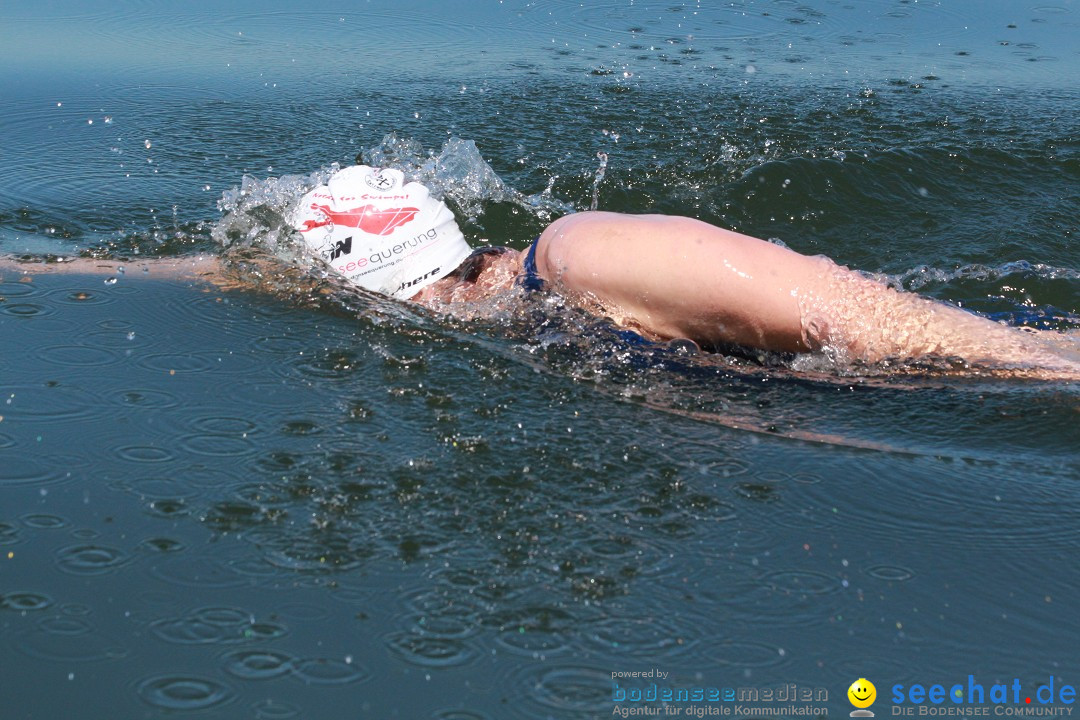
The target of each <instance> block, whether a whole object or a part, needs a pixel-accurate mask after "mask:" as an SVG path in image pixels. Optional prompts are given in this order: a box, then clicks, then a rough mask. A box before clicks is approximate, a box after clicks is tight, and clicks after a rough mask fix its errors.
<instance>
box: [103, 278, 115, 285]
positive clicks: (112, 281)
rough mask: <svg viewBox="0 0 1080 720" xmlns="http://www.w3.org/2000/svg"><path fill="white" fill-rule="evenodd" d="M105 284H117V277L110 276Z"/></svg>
mask: <svg viewBox="0 0 1080 720" xmlns="http://www.w3.org/2000/svg"><path fill="white" fill-rule="evenodd" d="M105 284H106V285H115V284H116V278H115V277H111V278H108V279H107V280H106V281H105Z"/></svg>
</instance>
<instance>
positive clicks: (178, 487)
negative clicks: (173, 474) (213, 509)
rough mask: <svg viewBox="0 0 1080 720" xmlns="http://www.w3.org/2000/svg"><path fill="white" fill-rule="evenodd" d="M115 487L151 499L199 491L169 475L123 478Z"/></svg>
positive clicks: (179, 495)
mask: <svg viewBox="0 0 1080 720" xmlns="http://www.w3.org/2000/svg"><path fill="white" fill-rule="evenodd" d="M114 486H115V487H117V488H119V489H123V490H127V491H128V492H132V493H134V494H136V495H138V496H139V497H140V498H146V499H151V500H157V499H165V498H190V497H193V496H195V495H197V494H198V493H197V492H196V491H195V490H193V489H191V488H189V487H187V485H186V484H184V483H180V482H177V481H176V480H173V479H172V478H169V477H146V478H136V479H135V480H122V481H118V482H116V483H115V484H114Z"/></svg>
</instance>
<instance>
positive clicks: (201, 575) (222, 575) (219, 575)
mask: <svg viewBox="0 0 1080 720" xmlns="http://www.w3.org/2000/svg"><path fill="white" fill-rule="evenodd" d="M150 572H151V573H152V574H153V575H154V576H155V577H157V578H158V579H160V580H164V581H165V582H168V583H172V584H174V585H180V586H183V587H191V588H213V589H221V588H228V587H237V586H239V585H244V584H247V582H248V580H247V579H246V578H245V577H243V576H241V575H238V574H236V573H235V572H233V571H232V570H231V569H230V568H229V567H228V565H226V564H225V563H224V562H222V561H219V560H217V559H216V558H209V557H188V556H180V555H178V556H176V557H173V558H170V559H168V560H164V561H162V562H158V563H155V564H154V566H153V567H152V568H151V570H150Z"/></svg>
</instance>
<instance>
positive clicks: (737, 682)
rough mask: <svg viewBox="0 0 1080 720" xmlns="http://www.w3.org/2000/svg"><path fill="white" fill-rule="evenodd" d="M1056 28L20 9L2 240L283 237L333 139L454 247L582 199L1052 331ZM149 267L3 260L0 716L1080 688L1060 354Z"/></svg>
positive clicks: (1070, 146) (1065, 33) (1071, 193)
mask: <svg viewBox="0 0 1080 720" xmlns="http://www.w3.org/2000/svg"><path fill="white" fill-rule="evenodd" d="M1078 25H1080V7H1077V5H1076V4H1075V2H1072V0H1048V1H1047V2H1045V3H1044V2H1019V3H1004V2H999V3H976V2H959V3H927V2H915V1H914V0H912V2H880V3H879V2H848V3H839V2H825V1H824V0H817V1H815V2H809V3H796V2H745V3H725V4H722V5H718V4H709V3H677V2H667V3H658V4H653V3H643V2H641V1H640V0H634V2H631V1H630V0H618V1H615V0H611V1H608V2H597V3H590V2H586V3H569V2H565V1H563V0H553V1H552V2H547V3H523V2H517V1H515V2H510V1H509V0H508V1H507V2H494V1H493V2H465V1H464V0H459V1H458V2H448V3H442V4H436V3H433V2H419V1H418V2H406V3H388V2H368V3H355V4H352V5H308V6H305V7H298V6H295V5H290V4H286V3H273V2H271V3H265V2H264V3H260V4H258V5H255V4H233V5H231V6H230V7H228V8H224V9H218V8H214V7H212V6H211V4H209V3H192V4H188V5H184V6H182V7H181V6H173V5H168V4H165V3H158V2H128V3H112V4H108V5H106V4H104V3H101V4H98V3H91V4H86V3H80V4H74V3H71V4H66V3H55V4H31V3H22V2H16V3H13V4H7V5H5V6H4V7H3V8H0V60H2V62H0V98H2V99H3V103H2V105H0V252H2V253H4V254H9V255H10V254H14V255H23V254H28V255H46V254H79V253H92V254H97V255H111V256H115V257H134V256H135V255H138V256H151V257H154V256H174V255H183V254H186V253H192V252H199V251H210V252H222V250H221V243H222V242H223V241H225V242H227V243H229V244H230V246H231V249H230V250H229V252H235V251H236V246H247V245H254V246H256V247H259V248H262V249H265V250H269V251H272V252H276V253H277V254H279V255H282V256H285V257H288V256H289V255H290V244H289V239H288V237H287V236H286V235H285V234H283V233H281V232H280V228H281V221H280V217H281V214H282V212H284V210H285V209H286V208H287V207H288V204H289V202H290V201H292V200H295V199H296V198H298V197H299V195H300V194H301V190H302V188H304V187H306V186H307V185H309V184H310V183H311V182H312V181H313V179H314V178H315V177H318V176H320V174H325V173H326V172H327V171H328V169H329V168H330V167H331V164H332V163H340V164H347V163H351V162H353V160H354V158H355V157H356V156H357V155H361V156H363V157H365V158H367V159H368V160H369V161H380V162H388V163H394V164H397V165H399V166H401V167H404V168H406V169H407V170H409V171H410V172H411V173H413V174H415V175H416V176H418V177H422V178H424V179H427V180H429V181H431V182H434V183H435V184H436V185H437V186H438V187H439V189H440V190H441V191H443V192H444V193H445V194H446V195H447V197H448V198H449V200H450V202H451V204H452V205H453V206H454V207H455V208H456V209H457V210H458V211H459V215H460V216H461V217H462V218H463V220H464V222H463V226H464V228H465V230H466V234H467V236H468V237H469V238H470V240H472V241H474V242H481V241H484V240H487V241H491V242H493V243H498V244H509V245H513V246H515V247H518V248H521V247H524V245H525V244H526V243H527V242H528V241H529V240H531V238H532V237H534V236H535V235H536V234H537V233H538V232H539V231H540V230H541V229H542V228H543V227H544V226H545V224H546V223H547V222H548V221H550V220H551V219H552V218H554V217H556V216H558V215H560V214H562V213H564V212H568V211H572V210H575V209H585V208H588V207H589V206H590V204H591V203H592V201H593V196H594V186H595V188H596V193H597V195H596V200H597V204H598V207H600V208H602V209H610V210H622V211H630V212H634V211H651V212H669V213H680V214H688V215H693V216H696V217H700V218H702V219H705V220H708V221H710V222H714V223H718V224H722V225H724V226H727V227H734V228H736V229H738V230H740V231H742V232H746V233H749V234H752V235H757V236H759V237H766V238H776V239H778V240H781V241H782V242H784V243H786V244H787V245H788V246H790V247H792V248H794V249H796V250H799V251H801V252H806V253H824V254H827V255H829V256H831V257H833V258H835V259H836V260H837V261H838V262H841V263H845V264H848V265H850V266H852V267H856V268H859V269H861V270H864V271H867V272H871V273H879V274H882V275H884V276H887V278H888V279H890V280H891V281H892V282H895V283H898V284H901V285H904V286H905V287H907V288H909V289H911V290H914V291H918V292H921V293H925V294H928V295H930V296H933V297H938V298H942V299H947V300H950V301H953V302H959V303H961V304H963V305H964V306H965V307H970V308H972V309H975V310H978V311H980V312H985V313H991V314H994V316H995V317H1000V318H1002V319H1005V320H1011V321H1013V322H1017V323H1023V324H1028V325H1033V326H1037V327H1042V328H1050V329H1054V330H1057V331H1065V332H1068V331H1072V332H1075V331H1076V328H1077V327H1080V249H1078V247H1077V245H1076V240H1075V238H1076V235H1077V230H1078V223H1080V191H1078V188H1080V121H1078V120H1077V112H1076V111H1077V109H1078V107H1080V105H1078V100H1080V92H1078V91H1077V90H1076V87H1077V81H1078V80H1080V46H1078V45H1077V43H1076V40H1075V37H1076V36H1077V29H1078V27H1077V26H1078ZM470 143H473V144H475V146H476V148H478V150H479V156H482V159H480V157H478V156H477V155H474V154H471V149H470V148H471V145H470ZM598 153H605V154H606V155H607V158H608V164H607V167H606V170H605V173H604V175H603V178H602V180H601V181H600V182H599V184H598V185H597V184H596V179H597V175H598V168H599V163H600V161H599V159H598V156H597V154H598ZM437 159H438V160H439V162H436V160H437ZM245 176H247V177H246V179H245ZM131 275H132V274H131V273H128V274H125V275H120V276H118V277H117V278H116V282H106V280H107V279H108V278H105V277H82V278H78V277H56V276H40V277H35V278H34V279H33V281H32V282H29V283H26V282H18V278H16V277H14V276H11V275H7V276H4V278H3V280H4V281H3V282H0V708H2V710H0V716H2V717H4V718H7V717H12V718H27V717H33V718H57V717H80V718H115V717H147V718H150V717H160V716H162V715H171V716H188V715H192V716H198V717H220V718H287V717H303V718H352V717H379V718H385V717H403V718H414V717H415V718H442V719H443V720H450V719H451V718H491V719H494V718H545V717H552V718H586V717H610V716H612V710H613V708H615V707H617V706H618V705H617V704H616V703H614V702H613V700H612V693H613V685H612V673H613V672H630V671H645V670H649V669H652V668H658V669H660V670H662V671H664V672H668V673H671V675H670V678H669V679H668V680H667V681H666V682H667V683H668V684H669V685H670V686H671V687H692V686H698V687H718V688H722V687H746V688H768V687H777V686H781V685H785V684H789V683H797V684H798V685H799V686H800V687H807V688H824V689H826V690H827V693H828V700H827V701H825V702H823V703H816V704H815V705H816V706H823V707H825V708H827V710H828V713H829V714H830V715H833V716H843V715H845V714H846V713H848V712H849V711H850V710H851V709H852V708H851V706H850V704H849V703H848V701H847V699H846V695H845V693H846V690H847V687H848V686H849V685H850V684H851V683H852V681H854V680H855V679H857V678H859V677H865V678H868V679H870V680H871V681H872V682H874V683H875V684H876V685H877V690H878V701H877V703H876V704H875V705H874V707H873V710H874V711H875V712H876V713H877V715H878V717H882V716H884V715H891V713H892V707H891V706H892V705H893V702H892V697H891V696H892V690H891V688H892V686H893V685H895V684H903V685H904V686H905V687H907V686H909V685H911V684H912V683H922V684H924V685H927V686H929V685H931V684H935V683H939V684H943V685H945V687H949V686H950V685H952V684H954V683H965V684H966V682H967V677H968V675H969V674H970V675H974V676H975V678H976V682H981V683H982V684H984V685H985V686H986V687H987V689H989V687H990V686H991V685H992V684H993V683H997V682H1000V683H1005V684H1010V683H1012V681H1013V679H1014V678H1017V679H1019V681H1020V683H1021V684H1022V686H1023V688H1024V692H1025V693H1027V694H1029V695H1033V694H1034V693H1035V692H1036V689H1037V688H1038V686H1039V685H1040V684H1041V683H1047V682H1049V681H1051V680H1053V682H1054V684H1055V687H1056V688H1060V687H1061V686H1062V685H1074V686H1075V685H1076V684H1077V683H1080V663H1078V662H1077V659H1076V658H1077V652H1076V639H1077V621H1076V604H1075V602H1074V601H1073V595H1074V594H1075V592H1076V589H1077V567H1076V561H1075V557H1076V553H1077V549H1078V547H1080V534H1078V532H1077V529H1076V527H1077V519H1078V517H1080V453H1078V450H1077V448H1078V446H1080V430H1078V423H1077V418H1078V414H1077V413H1078V410H1080V393H1078V391H1077V388H1076V387H1075V386H1073V385H1068V384H1061V383H1034V382H1028V381H1025V382H1020V381H1008V380H1001V379H986V378H979V377H967V378H958V377H940V376H935V375H932V374H928V375H925V376H922V377H908V376H905V377H889V376H882V375H881V374H879V373H871V374H866V373H860V372H857V371H856V370H855V369H852V368H837V367H834V366H829V365H828V364H827V363H825V362H824V361H823V360H820V359H813V358H809V359H800V360H798V361H796V362H795V363H794V364H791V363H788V364H786V365H780V366H776V367H767V368H762V367H758V366H753V365H747V364H746V363H744V362H743V361H741V360H738V359H734V358H727V357H723V356H708V355H697V356H687V355H684V354H680V353H679V352H677V351H675V350H671V349H667V348H649V347H644V348H643V347H635V346H628V345H626V344H625V342H623V341H622V340H621V339H620V338H619V337H618V336H617V335H616V334H615V333H613V332H612V331H611V329H610V328H608V327H606V326H604V325H603V323H596V322H593V321H591V320H588V319H585V318H582V317H579V316H577V315H575V314H574V313H572V312H570V311H567V310H566V309H564V308H560V307H559V303H558V302H557V299H555V298H538V299H534V300H533V301H532V302H530V303H527V304H526V305H525V306H523V307H521V308H518V309H515V310H511V311H500V310H498V309H492V310H491V311H490V312H489V313H488V314H489V317H487V318H486V319H484V320H479V321H464V320H460V319H453V318H440V317H435V316H431V315H429V314H427V313H424V312H421V311H418V310H416V309H413V308H409V307H406V306H402V305H398V304H395V303H392V302H388V301H378V300H373V299H371V298H366V297H357V296H347V295H342V294H340V293H337V294H331V295H329V296H328V297H327V298H326V299H323V300H321V301H320V302H318V303H313V302H310V301H309V300H308V299H307V297H306V296H305V297H304V298H298V299H297V300H296V301H291V302H290V301H288V300H286V299H284V298H281V297H271V296H268V295H266V294H262V293H259V292H256V291H237V292H228V293H224V292H220V291H216V292H204V291H203V290H201V289H193V288H188V287H184V286H177V285H170V284H168V283H159V282H149V281H145V280H138V279H137V278H135V277H131ZM623 682H626V683H627V684H629V685H633V684H634V683H635V682H637V681H623ZM640 682H641V684H645V681H640ZM624 687H625V685H624ZM965 687H966V685H965ZM1021 704H1023V703H1022V699H1021ZM688 705H690V704H686V703H684V704H683V705H681V706H678V707H679V708H680V710H682V713H681V716H683V717H685V716H687V715H688V712H687V710H688ZM729 705H731V703H729ZM1036 705H1038V703H1036ZM652 706H653V707H656V705H655V704H653V705H652ZM722 706H724V703H719V702H717V703H711V704H710V703H707V702H703V703H697V704H696V705H695V707H698V708H708V707H712V708H720V707H722ZM906 706H907V707H913V705H912V704H911V703H906ZM758 707H760V705H758ZM990 709H991V713H992V711H993V708H990Z"/></svg>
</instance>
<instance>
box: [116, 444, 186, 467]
mask: <svg viewBox="0 0 1080 720" xmlns="http://www.w3.org/2000/svg"><path fill="white" fill-rule="evenodd" d="M112 453H113V455H114V456H115V457H118V458H120V459H121V460H127V461H128V462H134V463H159V462H167V461H169V460H172V459H173V457H175V456H174V455H173V453H172V452H171V451H170V450H167V449H166V448H161V447H154V446H152V445H122V446H120V447H117V448H113V450H112Z"/></svg>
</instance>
